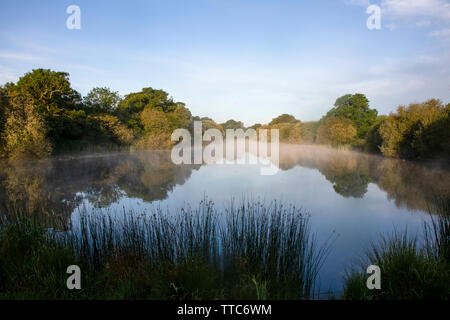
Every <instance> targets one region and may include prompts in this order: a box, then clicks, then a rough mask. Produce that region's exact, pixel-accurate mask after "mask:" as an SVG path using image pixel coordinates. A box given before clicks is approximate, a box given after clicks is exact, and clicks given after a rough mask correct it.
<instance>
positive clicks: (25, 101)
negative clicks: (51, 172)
mask: <svg viewBox="0 0 450 320" xmlns="http://www.w3.org/2000/svg"><path fill="white" fill-rule="evenodd" d="M35 109H36V107H35V104H34V103H33V100H32V99H31V98H30V97H29V96H25V95H21V94H18V95H13V97H12V99H11V111H10V112H9V114H8V118H7V120H6V123H5V129H4V132H3V140H4V152H5V154H6V155H7V156H8V157H11V158H42V157H46V156H49V155H50V154H51V152H52V148H53V146H52V143H51V142H50V141H49V140H48V138H47V136H48V135H47V129H46V125H45V121H44V120H43V117H42V115H41V114H39V113H37V112H36V111H35Z"/></svg>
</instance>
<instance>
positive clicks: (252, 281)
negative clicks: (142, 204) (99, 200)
mask: <svg viewBox="0 0 450 320" xmlns="http://www.w3.org/2000/svg"><path fill="white" fill-rule="evenodd" d="M117 214H118V216H116V218H112V217H111V216H108V217H107V216H104V215H103V216H99V215H97V214H90V213H87V212H83V213H82V214H81V218H80V220H79V221H78V223H74V225H73V228H72V229H71V231H65V232H56V231H54V230H49V229H48V228H45V227H44V225H43V224H42V222H39V221H42V220H38V219H36V218H34V219H30V218H24V217H20V216H19V217H17V216H16V217H8V218H6V217H4V219H3V222H2V225H1V229H0V230H1V232H0V298H3V299H304V298H312V297H314V293H315V287H314V285H315V282H316V277H317V274H318V272H319V270H320V267H321V265H322V263H323V262H324V259H325V257H326V255H327V253H328V249H329V245H330V243H329V242H327V243H325V244H322V245H319V244H318V243H317V241H316V239H315V236H314V235H313V234H312V233H311V232H310V227H309V220H308V217H307V216H306V215H304V214H303V213H302V212H301V211H300V210H298V209H296V208H294V207H283V206H281V205H279V204H277V203H275V202H273V203H272V204H270V205H268V206H266V205H263V204H261V203H245V204H242V205H240V206H234V205H231V206H230V207H229V208H228V209H227V210H226V212H224V214H220V213H218V212H217V211H216V210H215V209H214V206H213V204H212V202H208V201H205V202H202V203H201V204H200V206H199V208H198V209H196V210H190V209H189V210H186V211H181V212H180V213H179V214H176V215H172V216H171V215H170V214H163V213H162V212H161V211H158V212H155V213H154V214H152V215H137V214H136V212H134V213H133V212H130V213H123V214H119V213H117ZM74 264H75V265H78V266H80V268H81V270H82V289H81V290H73V291H70V290H68V289H67V288H66V279H67V276H68V275H67V274H66V268H67V267H68V266H69V265H74Z"/></svg>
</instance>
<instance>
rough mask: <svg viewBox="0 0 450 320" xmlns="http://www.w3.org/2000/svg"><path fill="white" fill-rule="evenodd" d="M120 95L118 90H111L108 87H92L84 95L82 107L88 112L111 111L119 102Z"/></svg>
mask: <svg viewBox="0 0 450 320" xmlns="http://www.w3.org/2000/svg"><path fill="white" fill-rule="evenodd" d="M120 101H121V97H120V95H119V93H118V92H115V91H111V90H110V89H108V88H106V87H103V88H99V87H97V88H93V89H92V90H91V91H90V92H89V93H88V94H87V95H86V97H84V101H83V103H84V107H85V109H86V110H87V111H88V112H93V113H110V114H111V113H112V112H113V111H114V110H115V109H116V108H117V106H118V105H119V102H120Z"/></svg>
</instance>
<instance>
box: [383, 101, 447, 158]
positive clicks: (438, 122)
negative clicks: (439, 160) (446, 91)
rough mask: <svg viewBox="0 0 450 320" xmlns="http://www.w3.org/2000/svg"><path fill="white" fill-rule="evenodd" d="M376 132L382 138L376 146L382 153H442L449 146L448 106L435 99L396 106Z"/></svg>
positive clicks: (402, 155)
mask: <svg viewBox="0 0 450 320" xmlns="http://www.w3.org/2000/svg"><path fill="white" fill-rule="evenodd" d="M378 132H379V134H380V136H381V138H382V141H383V142H382V144H381V147H380V150H381V152H382V153H383V154H384V155H386V156H391V157H405V158H418V157H430V156H432V155H436V154H441V153H443V154H445V153H446V152H447V151H448V150H449V149H448V141H449V138H450V134H449V108H448V106H447V107H444V105H443V103H442V101H440V100H437V99H430V100H428V101H426V102H423V103H412V104H410V105H409V106H408V107H405V106H399V107H398V108H397V112H396V113H391V114H390V115H389V116H388V117H387V118H386V120H385V121H383V123H382V124H381V126H380V128H379V130H378Z"/></svg>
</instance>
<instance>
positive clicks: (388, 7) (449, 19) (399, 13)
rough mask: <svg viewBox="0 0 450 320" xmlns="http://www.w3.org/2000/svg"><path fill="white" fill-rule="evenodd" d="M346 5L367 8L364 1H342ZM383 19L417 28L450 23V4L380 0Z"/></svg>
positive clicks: (430, 0) (443, 1) (439, 0)
mask: <svg viewBox="0 0 450 320" xmlns="http://www.w3.org/2000/svg"><path fill="white" fill-rule="evenodd" d="M344 2H345V3H346V4H349V5H358V6H369V5H370V4H376V3H373V2H372V3H371V2H370V1H366V0H344ZM379 5H380V7H381V10H382V15H383V17H386V18H387V19H388V20H390V21H395V22H400V21H403V22H411V20H414V21H413V24H414V25H416V26H418V27H426V26H430V25H431V24H432V23H431V20H433V22H434V23H445V24H449V23H450V2H449V1H448V0H382V1H381V3H380V4H379Z"/></svg>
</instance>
